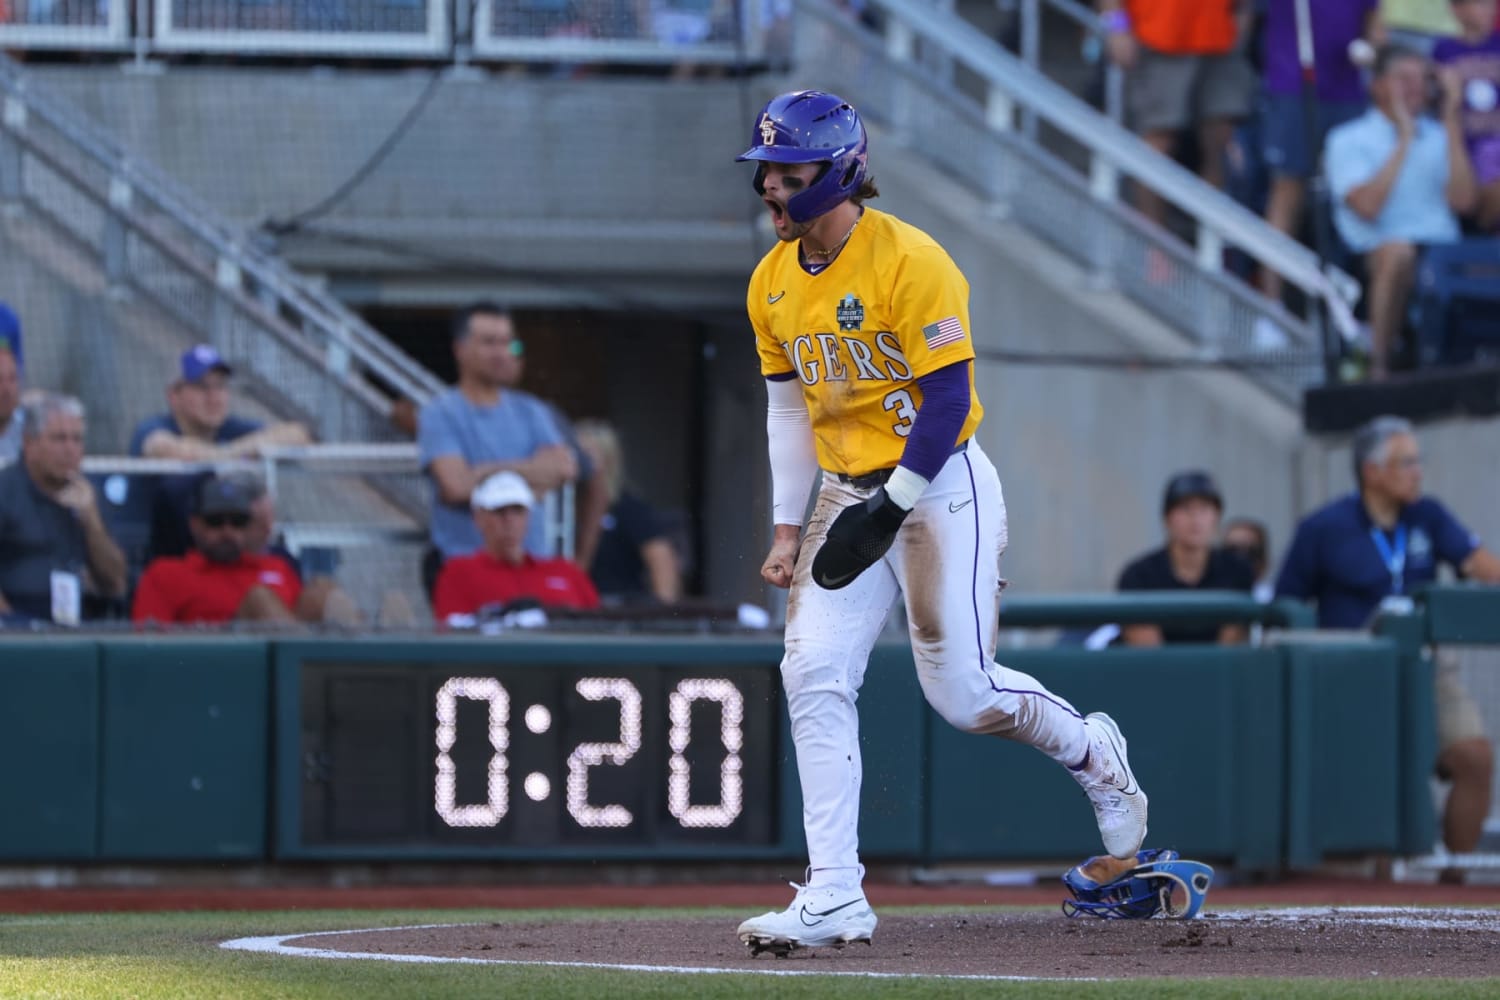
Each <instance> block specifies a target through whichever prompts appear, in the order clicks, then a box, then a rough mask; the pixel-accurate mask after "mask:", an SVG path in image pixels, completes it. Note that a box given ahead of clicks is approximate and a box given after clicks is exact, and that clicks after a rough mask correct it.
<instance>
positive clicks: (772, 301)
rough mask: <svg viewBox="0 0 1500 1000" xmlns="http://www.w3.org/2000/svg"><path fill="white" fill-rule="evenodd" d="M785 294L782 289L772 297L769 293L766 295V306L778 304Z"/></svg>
mask: <svg viewBox="0 0 1500 1000" xmlns="http://www.w3.org/2000/svg"><path fill="white" fill-rule="evenodd" d="M785 294H786V290H785V289H782V290H781V291H779V292H777V293H776V294H775V295H772V294H770V293H769V292H768V293H766V305H768V306H774V305H775V304H776V303H778V302H780V301H781V298H782V296H783V295H785Z"/></svg>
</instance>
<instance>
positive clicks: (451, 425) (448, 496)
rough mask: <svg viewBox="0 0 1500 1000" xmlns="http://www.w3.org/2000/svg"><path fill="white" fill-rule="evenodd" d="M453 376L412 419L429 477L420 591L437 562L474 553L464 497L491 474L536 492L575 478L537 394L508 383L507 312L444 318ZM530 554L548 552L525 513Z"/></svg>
mask: <svg viewBox="0 0 1500 1000" xmlns="http://www.w3.org/2000/svg"><path fill="white" fill-rule="evenodd" d="M450 332H451V333H452V336H453V359H454V361H455V363H456V364H457V367H458V382H457V384H456V385H454V387H453V388H451V389H448V390H447V391H445V392H442V393H439V394H438V395H437V396H436V397H434V398H433V399H432V400H430V401H429V402H428V403H427V404H426V405H425V406H423V407H422V411H421V413H420V415H419V416H418V419H417V450H418V453H419V455H420V461H421V463H422V470H423V471H424V472H425V473H426V474H427V475H428V477H429V478H431V480H432V484H433V491H432V493H433V499H432V519H431V522H430V529H431V534H432V549H431V550H430V551H429V553H428V554H427V556H426V557H425V558H424V559H423V567H422V577H423V582H424V585H425V586H426V587H427V589H428V591H429V593H430V592H431V590H432V588H433V586H434V585H435V583H436V581H437V574H438V571H439V569H440V568H441V567H442V565H443V563H444V562H446V561H447V560H449V559H453V558H455V557H457V556H466V555H469V554H471V553H473V552H477V551H479V549H480V548H481V547H482V546H483V540H482V539H481V538H480V535H479V529H478V528H476V527H475V525H474V518H473V515H472V513H471V510H470V503H469V501H470V497H471V496H472V495H473V493H474V489H475V487H477V486H478V485H479V484H480V483H482V482H484V481H485V480H486V479H488V478H489V477H490V476H493V475H494V474H495V473H497V472H507V471H508V472H514V473H516V474H518V475H519V476H521V478H522V479H524V480H525V481H526V485H527V486H528V487H529V488H530V489H531V491H532V492H533V493H534V494H536V495H537V496H541V495H543V494H546V493H549V492H551V491H552V490H555V489H557V488H558V487H559V486H561V485H563V484H564V483H571V482H573V481H574V480H576V479H577V478H578V474H579V468H578V460H577V457H576V456H575V454H574V451H573V449H571V448H570V447H568V443H567V439H566V438H565V437H564V435H563V433H562V431H561V429H559V427H558V426H557V422H556V421H555V420H554V419H553V417H552V415H551V414H550V413H549V412H548V410H547V407H546V406H545V405H544V404H543V403H542V401H541V400H539V399H537V398H536V397H535V396H532V395H531V394H529V393H526V392H521V391H520V390H518V389H515V388H514V385H515V383H516V382H517V381H519V371H520V364H521V349H520V348H519V346H518V345H519V344H520V341H519V339H518V338H517V337H516V328H515V323H514V322H513V321H512V319H511V315H510V313H509V312H508V311H506V310H505V309H503V308H501V307H500V306H498V305H496V304H494V303H491V302H478V303H475V304H474V305H471V306H468V307H467V308H465V309H461V310H459V312H458V313H457V314H455V316H454V318H453V324H452V328H451V331H450ZM526 550H527V551H528V552H530V553H531V554H532V555H534V556H537V557H539V558H541V557H547V556H550V555H552V554H553V553H552V551H551V546H550V545H549V543H548V539H547V533H546V526H545V525H544V524H543V521H542V519H541V518H537V519H535V520H534V521H533V522H532V523H531V526H530V528H529V530H528V533H527V535H526Z"/></svg>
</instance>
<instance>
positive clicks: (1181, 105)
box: [1099, 0, 1255, 222]
mask: <svg viewBox="0 0 1500 1000" xmlns="http://www.w3.org/2000/svg"><path fill="white" fill-rule="evenodd" d="M1248 8H1249V4H1248V3H1246V2H1244V0H1099V11H1100V14H1101V16H1102V17H1103V20H1104V24H1105V27H1106V30H1107V31H1108V32H1109V36H1108V40H1107V42H1106V47H1107V50H1108V53H1109V58H1110V59H1111V61H1113V62H1114V63H1115V64H1116V65H1118V66H1120V67H1121V68H1122V69H1124V70H1125V71H1126V72H1127V74H1128V75H1127V77H1126V103H1127V106H1128V109H1129V113H1130V118H1131V124H1132V126H1133V127H1134V128H1135V129H1136V130H1137V131H1138V132H1140V133H1141V137H1142V138H1143V139H1145V140H1146V141H1147V142H1148V143H1150V144H1151V146H1152V147H1154V148H1155V149H1156V150H1157V151H1158V152H1160V153H1161V154H1162V155H1164V156H1171V155H1172V154H1173V151H1174V150H1175V149H1176V146H1177V139H1178V133H1180V132H1182V131H1184V130H1186V129H1189V128H1192V129H1194V130H1196V133H1197V139H1198V147H1199V151H1200V155H1199V172H1200V173H1201V174H1202V176H1203V179H1204V180H1206V181H1208V182H1209V183H1210V184H1212V185H1214V186H1215V187H1217V188H1223V187H1224V156H1225V151H1226V150H1227V149H1228V148H1229V143H1230V140H1231V139H1232V138H1233V133H1234V123H1235V121H1236V119H1239V118H1243V117H1245V116H1246V115H1248V114H1249V113H1250V110H1251V106H1252V104H1253V101H1254V97H1255V77H1254V73H1253V72H1252V70H1251V69H1250V65H1249V63H1248V62H1247V61H1246V59H1245V55H1244V53H1243V52H1242V51H1241V45H1240V43H1241V37H1240V36H1241V31H1242V27H1243V25H1242V23H1241V21H1242V20H1243V19H1244V18H1243V17H1242V15H1247V14H1248ZM1139 201H1140V207H1141V211H1142V212H1144V213H1145V214H1146V215H1148V216H1150V217H1151V218H1153V219H1155V220H1156V221H1157V222H1162V221H1163V220H1164V218H1165V215H1166V207H1165V205H1164V204H1163V202H1162V201H1161V199H1160V198H1158V197H1157V196H1156V194H1154V193H1152V192H1149V191H1146V190H1144V189H1143V190H1142V191H1141V193H1140V198H1139Z"/></svg>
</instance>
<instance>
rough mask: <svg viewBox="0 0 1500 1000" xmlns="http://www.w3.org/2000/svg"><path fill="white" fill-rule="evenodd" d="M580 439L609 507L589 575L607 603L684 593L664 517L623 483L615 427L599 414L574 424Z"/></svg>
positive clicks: (669, 598)
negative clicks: (596, 417) (602, 419)
mask: <svg viewBox="0 0 1500 1000" xmlns="http://www.w3.org/2000/svg"><path fill="white" fill-rule="evenodd" d="M578 441H579V444H581V445H582V446H583V448H584V450H585V451H586V452H588V454H589V457H590V458H592V459H593V463H594V469H595V475H596V476H597V477H598V479H599V480H600V481H601V482H602V483H603V484H604V489H605V495H606V496H607V497H608V498H609V507H608V510H607V512H606V513H605V514H604V516H603V518H602V519H601V526H602V529H603V530H602V533H601V535H600V539H599V546H598V549H597V551H596V552H595V553H594V558H593V559H592V560H591V561H590V562H589V563H588V567H589V578H590V579H592V580H593V582H594V586H595V587H596V588H597V589H598V591H599V595H600V597H601V598H602V599H603V600H604V601H605V602H606V603H618V604H631V603H640V602H643V601H655V602H657V603H660V604H673V603H675V602H676V601H677V599H678V598H680V597H681V596H682V571H681V566H680V560H679V559H678V557H677V548H676V546H674V545H673V544H672V540H671V538H670V537H668V529H667V524H666V522H665V521H664V520H663V519H662V518H661V517H659V516H658V515H657V513H656V512H655V511H654V510H652V509H651V507H650V505H649V504H647V503H646V501H644V500H642V499H641V498H640V497H638V496H636V495H635V494H634V493H632V492H630V490H629V489H627V488H626V486H625V468H624V457H623V455H622V454H621V450H620V437H619V435H618V434H616V433H615V429H614V428H613V427H611V426H610V425H609V424H606V423H604V422H603V421H600V420H590V421H584V422H582V423H580V424H579V425H578Z"/></svg>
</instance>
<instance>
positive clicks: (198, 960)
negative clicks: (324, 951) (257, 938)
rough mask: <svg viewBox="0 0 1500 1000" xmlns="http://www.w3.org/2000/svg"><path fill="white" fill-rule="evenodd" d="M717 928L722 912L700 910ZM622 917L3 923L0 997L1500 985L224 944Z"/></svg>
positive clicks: (1393, 994)
mask: <svg viewBox="0 0 1500 1000" xmlns="http://www.w3.org/2000/svg"><path fill="white" fill-rule="evenodd" d="M692 912H693V913H695V914H696V915H698V916H713V917H716V918H717V917H719V916H723V917H724V919H725V920H726V921H729V920H732V919H734V914H731V913H728V912H726V911H701V910H699V911H692ZM663 915H666V914H665V911H651V912H649V913H640V912H632V913H620V912H600V911H590V912H584V911H568V912H566V913H558V912H554V913H540V912H535V911H532V912H525V913H515V912H504V913H502V912H496V911H489V910H484V911H481V910H445V911H441V912H433V911H420V910H401V911H392V910H385V911H314V912H290V913H288V912H277V913H271V912H267V913H243V912H237V913H160V914H79V915H58V916H18V917H0V997H4V998H7V1000H8V998H12V997H16V998H22V997H26V998H29V997H58V998H68V1000H72V998H84V1000H90V998H96V997H97V998H101V1000H102V998H109V1000H115V998H133V997H139V998H156V997H163V998H182V1000H204V998H214V997H223V998H233V1000H262V998H267V1000H269V998H283V997H284V998H297V1000H302V998H310V1000H321V998H346V997H352V998H357V1000H381V998H386V997H391V998H402V1000H405V998H411V997H420V998H423V1000H427V998H433V1000H442V998H449V997H452V998H465V1000H468V998H474V997H524V998H528V1000H530V998H549V997H606V998H608V1000H625V998H633V997H664V998H669V1000H671V998H684V1000H687V998H692V1000H698V998H709V1000H717V998H732V997H745V998H754V1000H767V998H776V997H818V998H825V997H826V998H833V1000H843V998H848V1000H854V998H864V997H901V998H907V997H917V998H937V997H975V996H985V997H1023V996H1024V997H1057V998H1063V997H1068V998H1072V997H1110V998H1114V997H1124V998H1136V997H1140V998H1147V997H1151V998H1157V997H1166V998H1175V997H1182V998H1194V1000H1198V998H1207V1000H1223V998H1230V997H1265V996H1274V997H1276V1000H1302V998H1319V1000H1322V998H1343V997H1348V998H1354V997H1382V998H1402V1000H1404V998H1408V997H1410V998H1417V997H1423V998H1425V997H1437V996H1441V997H1476V998H1477V997H1493V996H1495V995H1497V992H1500V980H1497V979H1488V980H1459V981H1455V980H1435V979H1422V980H1406V981H1382V982H1372V981H1367V980H1364V981H1339V980H1308V979H1282V980H1270V979H1259V980H1159V979H1158V980H1131V981H1117V982H1112V983H1094V984H1088V983H985V982H974V981H962V980H949V981H943V980H910V979H908V980H868V979H863V980H861V979H838V978H825V977H816V978H814V977H807V978H800V979H776V978H770V977H764V976H756V975H709V976H686V975H655V974H649V973H627V972H608V971H590V970H574V969H549V968H528V967H515V966H511V967H504V966H462V965H433V966H422V965H407V964H397V963H385V962H372V961H331V960H327V959H309V958H292V957H282V956H275V955H253V954H248V953H244V952H228V951H224V950H222V949H220V948H219V942H220V941H223V940H226V939H228V938H234V937H247V936H251V935H262V934H290V933H301V932H307V931H318V930H340V929H346V928H358V927H378V926H392V925H400V924H422V923H463V922H468V921H491V920H530V919H541V918H550V919H556V918H559V917H577V918H580V919H582V918H590V919H597V918H600V917H605V918H608V919H629V918H630V917H635V916H652V917H658V916H663Z"/></svg>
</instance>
